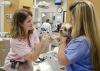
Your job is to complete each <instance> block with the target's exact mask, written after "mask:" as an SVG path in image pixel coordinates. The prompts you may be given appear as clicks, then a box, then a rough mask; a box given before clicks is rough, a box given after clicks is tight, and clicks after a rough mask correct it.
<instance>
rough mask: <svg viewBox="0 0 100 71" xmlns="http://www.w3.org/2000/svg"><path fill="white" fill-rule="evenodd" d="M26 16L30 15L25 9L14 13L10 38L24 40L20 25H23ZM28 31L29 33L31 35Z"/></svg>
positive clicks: (24, 36) (24, 35)
mask: <svg viewBox="0 0 100 71" xmlns="http://www.w3.org/2000/svg"><path fill="white" fill-rule="evenodd" d="M28 16H32V13H31V12H30V11H29V10H27V9H20V10H18V11H16V12H15V13H14V15H13V19H12V22H11V31H10V34H11V37H12V38H26V37H27V34H26V33H25V31H24V29H23V27H22V26H21V25H23V24H24V21H25V20H26V18H27V17H28ZM31 32H32V30H31V31H29V33H31Z"/></svg>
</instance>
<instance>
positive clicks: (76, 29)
mask: <svg viewBox="0 0 100 71" xmlns="http://www.w3.org/2000/svg"><path fill="white" fill-rule="evenodd" d="M70 12H71V13H72V15H73V17H74V24H72V25H73V29H72V37H74V38H75V37H78V36H81V35H84V36H86V37H87V38H89V40H90V42H91V44H92V48H91V62H92V64H93V67H94V71H99V70H100V59H99V53H98V52H99V47H100V45H99V41H100V37H99V31H98V29H97V22H96V17H95V10H94V6H93V4H92V3H91V2H90V1H87V0H78V1H75V2H74V3H73V4H72V5H71V6H70Z"/></svg>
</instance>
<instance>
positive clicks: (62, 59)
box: [58, 37, 69, 65]
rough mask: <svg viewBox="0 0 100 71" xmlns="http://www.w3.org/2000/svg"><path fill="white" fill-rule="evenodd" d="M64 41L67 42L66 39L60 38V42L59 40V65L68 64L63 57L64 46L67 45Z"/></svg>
mask: <svg viewBox="0 0 100 71" xmlns="http://www.w3.org/2000/svg"><path fill="white" fill-rule="evenodd" d="M66 40H67V37H61V40H60V45H59V51H58V62H59V63H60V64H61V65H67V64H69V61H68V59H67V58H66V57H65V53H64V49H65V47H66V44H67V43H66Z"/></svg>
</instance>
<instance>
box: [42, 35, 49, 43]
mask: <svg viewBox="0 0 100 71" xmlns="http://www.w3.org/2000/svg"><path fill="white" fill-rule="evenodd" d="M50 41H51V37H50V36H49V35H48V34H45V35H43V36H42V39H41V42H43V43H44V44H46V43H49V42H50Z"/></svg>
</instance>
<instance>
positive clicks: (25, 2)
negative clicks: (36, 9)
mask: <svg viewBox="0 0 100 71" xmlns="http://www.w3.org/2000/svg"><path fill="white" fill-rule="evenodd" d="M23 6H26V7H29V8H30V10H31V11H32V9H33V0H19V8H23Z"/></svg>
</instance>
